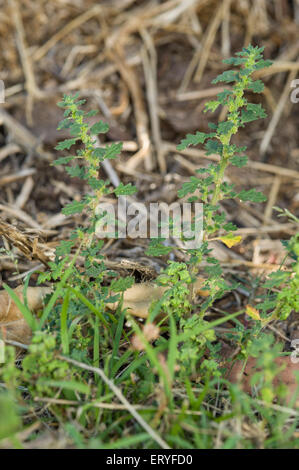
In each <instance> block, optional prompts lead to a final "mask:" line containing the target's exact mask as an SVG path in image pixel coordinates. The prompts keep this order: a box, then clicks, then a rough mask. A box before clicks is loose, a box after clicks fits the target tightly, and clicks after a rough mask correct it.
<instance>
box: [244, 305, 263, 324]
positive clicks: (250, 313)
mask: <svg viewBox="0 0 299 470" xmlns="http://www.w3.org/2000/svg"><path fill="white" fill-rule="evenodd" d="M246 314H247V315H248V316H249V317H250V318H253V320H260V321H262V319H261V317H260V313H259V311H258V310H257V309H256V308H254V307H251V305H246Z"/></svg>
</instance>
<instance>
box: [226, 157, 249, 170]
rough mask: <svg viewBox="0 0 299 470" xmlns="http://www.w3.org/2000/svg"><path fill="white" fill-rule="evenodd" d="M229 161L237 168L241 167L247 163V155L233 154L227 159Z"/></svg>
mask: <svg viewBox="0 0 299 470" xmlns="http://www.w3.org/2000/svg"><path fill="white" fill-rule="evenodd" d="M229 161H230V163H231V164H232V165H234V166H237V167H238V168H242V167H243V166H245V165H247V162H248V157H247V155H234V156H233V157H231V158H230V159H229Z"/></svg>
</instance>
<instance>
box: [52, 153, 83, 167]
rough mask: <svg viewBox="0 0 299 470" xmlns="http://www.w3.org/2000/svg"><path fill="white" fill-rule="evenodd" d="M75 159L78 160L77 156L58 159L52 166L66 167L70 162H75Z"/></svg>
mask: <svg viewBox="0 0 299 470" xmlns="http://www.w3.org/2000/svg"><path fill="white" fill-rule="evenodd" d="M74 158H77V157H76V156H75V155H72V156H69V157H61V158H58V159H57V160H54V162H52V163H51V165H55V166H57V165H66V164H67V163H69V162H70V161H72V160H74Z"/></svg>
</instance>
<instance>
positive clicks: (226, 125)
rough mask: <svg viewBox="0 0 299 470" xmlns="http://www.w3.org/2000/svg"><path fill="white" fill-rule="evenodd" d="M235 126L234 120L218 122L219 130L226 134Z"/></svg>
mask: <svg viewBox="0 0 299 470" xmlns="http://www.w3.org/2000/svg"><path fill="white" fill-rule="evenodd" d="M233 127H234V123H233V122H232V121H224V122H220V123H219V124H218V128H217V130H218V133H219V134H223V135H226V134H228V133H229V132H230V131H231V130H232V128H233Z"/></svg>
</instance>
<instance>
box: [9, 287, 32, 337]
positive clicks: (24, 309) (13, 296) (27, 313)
mask: <svg viewBox="0 0 299 470" xmlns="http://www.w3.org/2000/svg"><path fill="white" fill-rule="evenodd" d="M3 287H4V289H5V290H6V292H7V293H8V295H9V296H10V298H11V299H12V300H13V301H14V303H15V304H16V306H17V307H18V309H19V310H20V312H21V313H22V315H23V317H24V318H25V320H26V322H27V324H28V326H29V327H30V328H31V329H32V331H35V330H36V329H37V326H38V323H37V321H36V319H35V318H34V316H33V315H32V313H31V311H30V310H29V308H27V307H26V305H24V304H23V303H22V302H21V300H20V299H19V297H18V296H17V294H16V293H15V291H14V290H13V289H11V288H10V287H9V286H8V285H7V284H5V283H3Z"/></svg>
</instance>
